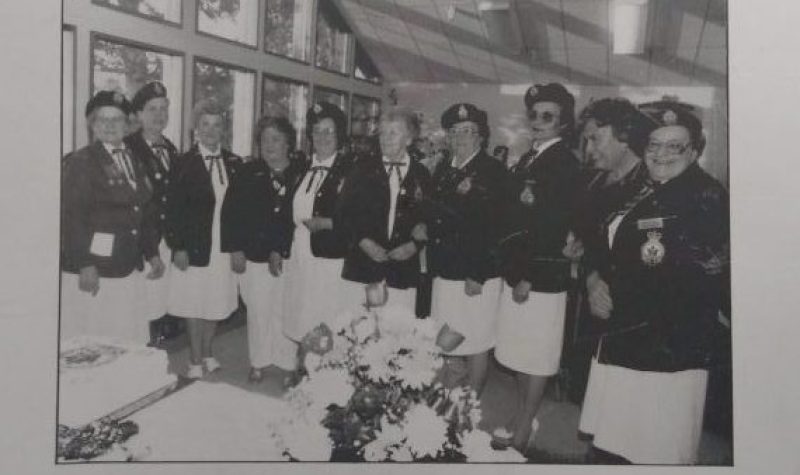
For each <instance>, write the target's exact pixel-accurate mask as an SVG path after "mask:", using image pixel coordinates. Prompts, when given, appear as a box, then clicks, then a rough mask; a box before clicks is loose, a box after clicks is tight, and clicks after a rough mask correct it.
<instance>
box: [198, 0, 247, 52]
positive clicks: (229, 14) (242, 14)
mask: <svg viewBox="0 0 800 475" xmlns="http://www.w3.org/2000/svg"><path fill="white" fill-rule="evenodd" d="M197 28H198V29H199V30H200V31H202V32H203V33H209V34H211V35H214V36H219V37H220V38H225V39H228V40H231V41H237V42H239V43H244V44H247V45H251V46H255V45H256V35H257V33H256V31H257V30H258V0H199V1H198V3H197Z"/></svg>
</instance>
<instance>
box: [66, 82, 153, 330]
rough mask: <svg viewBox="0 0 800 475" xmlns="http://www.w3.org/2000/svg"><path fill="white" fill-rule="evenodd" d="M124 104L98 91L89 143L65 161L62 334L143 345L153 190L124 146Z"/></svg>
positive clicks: (91, 105) (90, 108) (89, 110)
mask: <svg viewBox="0 0 800 475" xmlns="http://www.w3.org/2000/svg"><path fill="white" fill-rule="evenodd" d="M129 113H130V104H129V103H128V100H127V99H126V98H125V96H123V95H122V93H120V92H112V91H100V92H98V93H97V94H96V95H95V96H94V97H92V99H91V100H90V101H89V102H88V104H86V121H87V123H88V125H89V127H90V129H91V131H92V135H93V137H94V142H93V143H92V144H91V145H87V146H86V147H84V148H82V149H80V150H78V151H76V152H75V153H73V154H70V155H68V156H67V157H65V158H64V161H63V175H62V187H61V190H62V208H61V220H62V221H61V222H62V226H61V232H62V241H61V245H62V247H61V268H62V270H63V274H62V279H61V338H62V339H68V338H72V337H77V336H84V335H93V336H101V337H108V338H113V339H118V340H122V341H125V342H128V343H133V344H138V345H144V344H145V343H147V342H148V340H149V331H148V328H147V320H146V318H145V315H144V308H143V306H142V305H141V301H142V298H143V297H144V288H145V280H144V278H145V275H144V273H143V272H142V271H144V270H145V269H144V262H145V260H147V262H148V263H149V266H150V271H149V273H148V274H147V278H149V279H158V278H161V275H162V274H163V271H164V265H163V263H162V262H161V259H160V258H159V255H158V235H159V234H158V223H157V219H158V217H157V215H156V210H155V208H154V207H153V206H152V201H151V199H150V198H151V196H152V193H153V189H152V187H151V184H150V182H149V181H148V179H147V176H146V173H145V169H144V167H143V166H142V163H141V162H140V157H139V156H137V155H135V154H134V153H133V151H132V150H131V149H130V148H128V147H126V146H125V143H124V142H123V138H124V137H125V133H126V131H127V127H128V114H129Z"/></svg>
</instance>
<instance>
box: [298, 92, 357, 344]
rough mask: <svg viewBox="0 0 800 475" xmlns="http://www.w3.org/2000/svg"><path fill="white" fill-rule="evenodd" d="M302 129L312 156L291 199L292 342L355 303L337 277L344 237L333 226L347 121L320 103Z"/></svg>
mask: <svg viewBox="0 0 800 475" xmlns="http://www.w3.org/2000/svg"><path fill="white" fill-rule="evenodd" d="M306 130H307V134H308V138H309V140H310V142H311V147H312V156H311V161H310V163H309V164H308V165H307V166H306V168H305V169H304V170H303V171H302V173H301V174H302V179H301V180H300V181H299V183H298V185H297V186H296V187H295V189H294V190H293V194H292V203H291V204H292V221H293V223H294V225H295V227H294V233H293V243H292V255H291V257H290V258H289V260H288V261H287V262H286V278H287V283H286V285H287V298H286V300H285V303H286V309H285V310H284V312H283V331H284V333H285V334H286V335H287V336H288V337H289V338H291V339H292V340H294V341H296V342H300V341H302V340H303V338H304V337H305V336H306V335H308V334H309V332H311V331H312V330H315V329H317V330H324V328H325V327H328V325H327V323H330V322H332V321H333V320H334V319H335V318H336V317H337V315H338V314H339V313H341V312H342V311H344V310H345V309H347V308H352V306H353V302H355V301H356V300H357V297H356V295H355V294H354V290H353V287H352V286H351V285H346V283H345V282H344V281H343V280H342V277H341V275H342V266H343V264H344V257H345V255H346V253H347V237H346V233H345V232H344V230H343V229H341V228H340V227H339V226H337V225H336V224H335V223H334V216H335V214H336V212H337V209H338V208H339V206H341V196H342V189H343V188H344V181H345V177H346V176H347V175H348V173H350V170H351V169H352V165H353V157H352V156H351V155H349V154H347V153H344V152H342V147H343V145H344V144H345V141H346V132H347V118H346V117H345V115H344V113H343V112H342V111H341V110H340V109H339V108H338V107H336V106H335V105H333V104H330V103H327V102H320V103H318V104H314V106H313V107H311V108H310V109H309V110H308V112H307V114H306ZM328 329H330V328H329V327H328Z"/></svg>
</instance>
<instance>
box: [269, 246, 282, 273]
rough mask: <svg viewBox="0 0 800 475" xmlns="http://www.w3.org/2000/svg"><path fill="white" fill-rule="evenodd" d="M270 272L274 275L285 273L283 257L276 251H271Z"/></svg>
mask: <svg viewBox="0 0 800 475" xmlns="http://www.w3.org/2000/svg"><path fill="white" fill-rule="evenodd" d="M269 273H270V274H272V276H273V277H279V276H280V275H281V274H282V273H283V257H282V256H281V255H280V254H279V253H277V252H275V251H272V252H270V253H269Z"/></svg>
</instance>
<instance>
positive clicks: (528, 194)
mask: <svg viewBox="0 0 800 475" xmlns="http://www.w3.org/2000/svg"><path fill="white" fill-rule="evenodd" d="M534 183H535V182H533V181H530V180H526V181H525V188H524V189H523V190H522V193H520V194H519V202H520V203H522V204H524V205H526V206H532V205H533V203H534V202H536V195H535V194H534V193H533V185H534Z"/></svg>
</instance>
